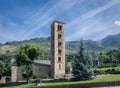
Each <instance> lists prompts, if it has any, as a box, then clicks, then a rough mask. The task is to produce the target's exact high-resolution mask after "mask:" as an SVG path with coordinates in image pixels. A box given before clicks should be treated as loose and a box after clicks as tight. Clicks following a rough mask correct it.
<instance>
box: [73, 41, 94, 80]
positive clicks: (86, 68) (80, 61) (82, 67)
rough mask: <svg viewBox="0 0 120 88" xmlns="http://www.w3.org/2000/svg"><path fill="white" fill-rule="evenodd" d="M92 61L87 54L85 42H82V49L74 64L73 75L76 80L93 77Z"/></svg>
mask: <svg viewBox="0 0 120 88" xmlns="http://www.w3.org/2000/svg"><path fill="white" fill-rule="evenodd" d="M91 66H92V61H91V59H90V56H89V54H88V53H86V52H85V48H84V44H83V41H82V40H81V42H80V49H79V52H78V54H77V55H75V56H74V60H73V62H72V69H73V71H72V73H73V75H74V77H75V79H76V80H86V79H90V78H91V77H92V75H93V71H92V70H91Z"/></svg>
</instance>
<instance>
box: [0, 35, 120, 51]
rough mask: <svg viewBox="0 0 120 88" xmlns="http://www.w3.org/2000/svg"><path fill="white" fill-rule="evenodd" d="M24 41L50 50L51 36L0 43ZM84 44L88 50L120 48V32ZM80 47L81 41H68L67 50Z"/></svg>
mask: <svg viewBox="0 0 120 88" xmlns="http://www.w3.org/2000/svg"><path fill="white" fill-rule="evenodd" d="M24 43H30V44H40V46H41V49H43V50H45V51H46V52H47V51H50V37H46V38H33V39H30V40H24V41H13V42H6V43H5V44H0V45H1V46H4V45H13V46H15V47H16V46H19V45H21V44H24ZM84 44H85V47H86V49H87V50H88V51H101V50H110V49H115V48H120V33H118V34H115V35H108V36H107V37H105V38H104V39H102V40H99V41H93V40H84ZM78 48H79V41H69V42H66V52H69V51H77V50H78Z"/></svg>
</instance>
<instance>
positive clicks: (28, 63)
mask: <svg viewBox="0 0 120 88" xmlns="http://www.w3.org/2000/svg"><path fill="white" fill-rule="evenodd" d="M38 54H39V46H37V45H30V44H23V45H21V46H20V50H19V53H18V54H16V55H15V58H16V62H17V65H18V66H23V69H22V76H23V77H24V78H26V81H27V82H28V80H29V78H30V77H32V76H33V75H34V74H33V73H34V72H33V70H34V69H33V61H34V59H36V58H37V56H38Z"/></svg>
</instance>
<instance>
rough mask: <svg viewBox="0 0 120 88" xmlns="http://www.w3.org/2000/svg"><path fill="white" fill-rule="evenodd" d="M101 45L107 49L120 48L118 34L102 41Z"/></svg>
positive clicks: (119, 35) (119, 36)
mask: <svg viewBox="0 0 120 88" xmlns="http://www.w3.org/2000/svg"><path fill="white" fill-rule="evenodd" d="M102 45H103V46H104V47H107V48H118V47H120V33H119V34H116V35H109V36H107V37H106V38H104V39H103V40H102Z"/></svg>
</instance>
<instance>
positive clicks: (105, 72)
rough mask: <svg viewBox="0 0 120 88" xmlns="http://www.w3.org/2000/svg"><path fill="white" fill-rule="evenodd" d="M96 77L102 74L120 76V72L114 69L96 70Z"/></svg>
mask: <svg viewBox="0 0 120 88" xmlns="http://www.w3.org/2000/svg"><path fill="white" fill-rule="evenodd" d="M94 74H95V75H102V74H120V70H118V69H115V68H112V69H107V70H97V69H95V70H94Z"/></svg>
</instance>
